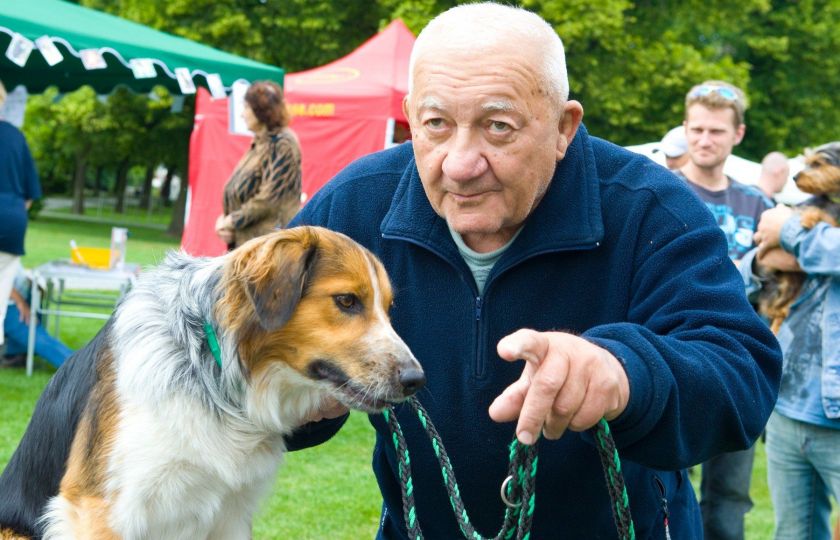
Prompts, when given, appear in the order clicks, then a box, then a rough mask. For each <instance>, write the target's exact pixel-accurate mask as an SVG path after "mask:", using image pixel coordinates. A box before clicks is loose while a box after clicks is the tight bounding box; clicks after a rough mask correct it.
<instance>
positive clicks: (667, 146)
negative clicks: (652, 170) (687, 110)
mask: <svg viewBox="0 0 840 540" xmlns="http://www.w3.org/2000/svg"><path fill="white" fill-rule="evenodd" d="M659 150H660V151H661V152H662V153H663V154H665V156H666V157H669V158H675V157H680V156H681V155H683V154H685V153H686V152H688V141H686V140H685V126H677V127H675V128H674V129H672V130H670V131H669V132H668V133H666V134H665V136H664V137H662V141H660V143H659Z"/></svg>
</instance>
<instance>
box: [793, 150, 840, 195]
mask: <svg viewBox="0 0 840 540" xmlns="http://www.w3.org/2000/svg"><path fill="white" fill-rule="evenodd" d="M794 180H795V181H796V187H798V188H799V189H801V190H802V191H804V192H806V193H811V194H813V195H837V194H840V142H831V143H828V144H824V145H822V146H820V147H818V148H815V149H813V150H811V149H810V148H809V149H806V150H805V168H804V169H803V170H802V171H801V172H800V173H799V174H797V175H796V176H795V177H794Z"/></svg>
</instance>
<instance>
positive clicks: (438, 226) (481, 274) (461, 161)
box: [292, 4, 781, 539]
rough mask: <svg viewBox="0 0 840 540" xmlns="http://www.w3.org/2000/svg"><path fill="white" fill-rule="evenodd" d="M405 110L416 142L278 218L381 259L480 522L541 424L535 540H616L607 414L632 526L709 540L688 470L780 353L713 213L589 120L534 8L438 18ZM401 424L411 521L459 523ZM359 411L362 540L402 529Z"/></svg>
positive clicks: (734, 418) (387, 461) (753, 421)
mask: <svg viewBox="0 0 840 540" xmlns="http://www.w3.org/2000/svg"><path fill="white" fill-rule="evenodd" d="M404 108H405V113H406V116H407V117H408V120H409V124H410V127H411V132H412V143H411V144H403V145H401V146H398V147H396V148H393V149H390V150H386V151H384V152H381V153H378V154H374V155H371V156H368V157H366V158H363V159H361V160H359V161H357V162H356V163H354V164H352V165H350V166H349V167H348V168H347V169H345V170H344V171H343V172H341V173H340V174H339V175H338V176H337V177H336V178H335V179H334V180H333V181H332V182H331V183H330V184H329V185H327V186H326V187H325V188H323V189H322V190H321V191H320V192H319V193H318V194H317V195H316V196H315V197H314V198H313V199H312V200H311V201H310V202H309V203H308V204H307V205H306V207H304V209H303V210H302V211H301V213H300V214H299V215H298V216H297V217H296V218H295V220H293V222H292V225H299V224H318V225H322V226H326V227H330V228H333V229H335V230H339V231H342V232H344V233H346V234H348V235H349V236H351V237H352V238H354V239H356V240H357V241H359V242H361V243H362V244H364V245H365V246H367V247H368V248H370V249H371V250H373V251H374V252H375V253H376V254H378V255H379V256H380V257H381V258H382V260H383V262H384V264H385V266H386V267H387V269H388V271H389V273H390V275H391V279H392V281H393V284H394V290H395V293H396V294H395V303H394V307H393V310H392V321H393V324H394V327H395V328H396V329H397V331H398V332H399V334H400V335H401V336H402V337H403V338H404V339H405V341H406V342H407V343H408V344H409V346H410V347H411V348H412V350H413V352H414V353H415V355H416V357H417V358H418V359H419V360H420V361H421V363H422V364H423V367H424V370H425V371H426V375H427V377H428V383H427V387H426V389H424V390H423V391H422V392H421V393H420V394H419V397H420V401H421V402H422V403H423V405H424V406H425V408H426V409H427V410H428V413H429V415H430V418H431V419H432V421H433V422H434V423H435V424H436V426H437V429H438V432H439V433H440V436H441V438H442V440H443V442H444V444H445V446H446V448H447V450H448V452H449V456H450V458H451V461H452V465H453V468H454V471H455V472H456V474H457V476H458V483H459V485H460V495H461V496H462V497H463V500H464V502H465V505H466V510H467V512H468V513H469V516H470V518H471V522H472V524H473V525H474V526H475V527H476V528H477V529H478V530H479V531H480V532H481V534H484V535H492V534H494V533H495V531H497V530H498V529H499V527H500V525H501V523H502V518H503V513H504V508H505V507H504V503H503V502H502V500H501V499H500V497H499V486H500V484H501V483H502V480H503V479H504V475H505V470H506V467H507V462H508V449H507V445H508V443H509V442H510V440H511V438H512V437H514V436H516V437H517V438H518V439H519V441H521V442H522V443H525V444H532V443H534V442H535V441H536V440H537V438H538V437H539V436H540V434H542V435H543V436H544V439H543V440H542V441H540V443H539V469H538V475H537V479H536V510H535V512H534V514H533V529H532V534H531V537H532V538H540V539H543V538H612V537H614V536H615V534H616V533H615V529H614V526H613V525H612V518H611V514H612V509H611V504H610V500H609V497H608V493H607V488H606V487H605V485H604V479H603V473H602V471H601V466H600V463H599V459H598V455H597V452H596V448H595V446H594V445H593V440H592V438H591V437H590V436H589V435H588V434H587V433H585V432H586V430H587V429H588V428H590V427H592V426H593V425H595V424H596V422H598V420H599V419H600V418H602V417H605V418H606V419H607V420H609V421H610V425H611V428H612V432H613V434H614V437H615V440H616V443H617V445H618V449H619V452H620V454H621V457H622V470H623V472H624V475H625V477H626V481H627V486H628V492H629V500H630V506H631V508H632V514H633V517H634V519H635V530H636V536H637V537H638V538H665V535H666V532H669V533H670V534H671V535H672V537H674V538H680V539H691V538H701V537H702V530H701V524H700V513H699V509H698V506H697V502H696V500H695V497H694V493H693V490H692V488H691V485H690V482H689V480H688V477H687V475H686V474H685V472H684V468H685V467H687V466H689V465H693V464H696V463H700V462H702V461H703V460H705V459H707V458H709V457H710V456H712V455H715V454H718V453H720V452H724V451H729V450H735V449H743V448H748V447H750V446H751V445H752V443H753V441H754V440H755V438H756V437H758V435H759V434H760V433H761V431H762V429H763V427H764V423H765V421H766V419H767V417H768V415H769V414H770V411H771V409H772V406H773V403H774V401H775V397H776V392H777V388H778V382H779V372H780V366H781V359H780V352H779V350H778V345H777V343H776V341H775V339H774V338H773V336H772V335H771V334H770V332H769V331H768V329H767V327H766V325H764V324H763V323H762V322H761V321H760V320H759V318H758V317H757V316H756V315H755V313H754V312H753V310H752V308H751V307H750V305H749V303H748V302H747V300H746V297H745V294H744V290H743V285H742V283H741V280H740V276H739V275H738V273H737V271H736V269H735V267H734V265H732V264H731V263H730V262H729V261H728V259H727V245H726V240H725V239H724V236H723V234H722V233H721V231H720V229H719V227H718V226H717V223H715V221H714V220H713V219H712V217H711V215H710V214H709V213H708V211H707V210H706V209H705V207H704V206H703V205H702V204H701V203H700V202H699V201H698V200H697V199H696V198H695V197H694V196H693V195H692V194H691V192H690V191H689V188H688V187H687V186H685V184H684V183H681V182H679V181H677V180H676V179H675V178H674V176H673V175H672V174H670V173H668V172H667V171H666V170H665V169H663V168H661V167H658V166H656V165H654V164H653V163H652V162H651V161H650V160H648V159H645V158H644V157H641V156H636V155H634V154H632V153H629V152H627V151H624V150H623V149H621V148H619V147H617V146H615V145H613V144H610V143H608V142H606V141H603V140H600V139H597V138H595V137H592V136H590V135H589V134H588V133H587V132H586V130H585V128H584V127H583V126H582V125H581V118H582V116H583V108H582V106H581V104H580V103H578V102H577V101H574V100H570V99H568V83H567V77H566V68H565V58H564V53H563V46H562V43H561V42H560V39H559V38H558V37H557V35H556V34H555V33H554V31H553V29H552V28H551V26H549V25H548V24H547V23H545V22H544V21H543V20H542V19H540V18H539V17H538V16H536V15H534V14H532V13H529V12H527V11H524V10H520V9H516V8H512V7H506V6H501V5H496V4H467V5H462V6H458V7H455V8H452V9H451V10H449V11H447V12H445V13H443V14H442V15H440V16H438V17H437V18H436V19H434V20H433V21H432V22H430V23H429V25H428V26H427V27H426V28H425V29H424V30H423V31H422V32H421V34H420V35H419V36H418V38H417V41H416V44H415V47H414V50H413V52H412V56H411V60H410V85H409V95H408V96H407V97H406V99H405V103H404ZM522 360H524V362H523V361H522ZM331 412H335V411H331ZM397 417H398V419H399V422H400V424H401V425H402V426H403V431H404V432H405V437H406V440H407V446H408V449H409V451H410V453H411V468H412V470H413V473H414V483H413V486H411V487H412V489H413V496H414V498H415V501H416V514H412V516H416V519H418V520H419V523H420V526H421V528H422V529H423V532H424V535H425V537H426V538H458V537H460V536H461V534H460V532H459V529H458V526H457V524H456V520H455V518H454V517H453V516H452V512H451V510H450V502H449V497H448V495H447V492H446V490H445V489H444V485H443V483H442V480H441V475H440V473H439V466H438V464H437V461H436V459H435V455H434V452H433V451H432V446H431V445H430V443H429V441H428V440H427V436H426V434H425V433H424V432H423V430H422V428H421V427H420V425H419V423H418V421H417V418H416V416H414V415H413V414H411V411H410V410H406V409H400V410H398V411H397ZM341 421H342V419H341V418H340V417H339V418H337V419H333V420H325V421H323V422H321V423H320V424H314V425H308V426H306V428H305V429H302V430H301V432H300V434H299V435H298V436H297V437H296V438H295V439H294V440H293V441H292V443H293V444H294V445H295V446H296V447H300V446H305V445H308V444H314V443H316V442H319V441H321V440H323V439H324V438H325V437H328V436H329V435H330V434H331V433H332V432H333V431H335V430H337V429H338V425H340V424H341ZM371 422H372V424H373V426H374V427H375V428H376V432H377V440H376V449H375V451H374V457H373V468H374V471H375V473H376V477H377V480H378V482H379V486H380V488H381V491H382V496H383V499H384V502H383V513H382V518H381V521H380V529H379V533H378V538H387V539H391V538H400V539H402V538H407V533H406V524H405V523H404V521H403V511H402V507H401V497H400V489H401V488H400V476H399V471H398V467H399V465H398V459H397V457H396V455H395V452H394V448H393V445H392V442H391V435H390V433H389V431H388V426H387V423H386V421H385V420H384V419H383V418H382V417H381V416H379V415H375V416H372V417H371ZM668 529H670V530H668Z"/></svg>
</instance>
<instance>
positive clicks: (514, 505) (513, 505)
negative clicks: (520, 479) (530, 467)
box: [499, 474, 522, 508]
mask: <svg viewBox="0 0 840 540" xmlns="http://www.w3.org/2000/svg"><path fill="white" fill-rule="evenodd" d="M511 480H513V475H512V474H509V475H508V477H507V478H505V480H504V481H503V482H502V489H501V490H500V492H499V495H501V497H502V502H503V503H505V505H507V507H508V508H518V507H520V506H522V503H521V502H518V503H514V502H511V501H510V499H508V498H507V493H505V492H506V491H507V486H508V483H510V481H511Z"/></svg>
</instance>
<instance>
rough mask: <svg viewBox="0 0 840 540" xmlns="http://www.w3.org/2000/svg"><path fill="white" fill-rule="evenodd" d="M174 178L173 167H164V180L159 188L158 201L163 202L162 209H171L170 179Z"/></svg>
mask: <svg viewBox="0 0 840 540" xmlns="http://www.w3.org/2000/svg"><path fill="white" fill-rule="evenodd" d="M173 176H175V165H167V166H166V178H164V180H163V185H161V186H160V199H161V201H162V202H163V207H164V208H171V207H172V199H171V198H170V195H172V177H173Z"/></svg>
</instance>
